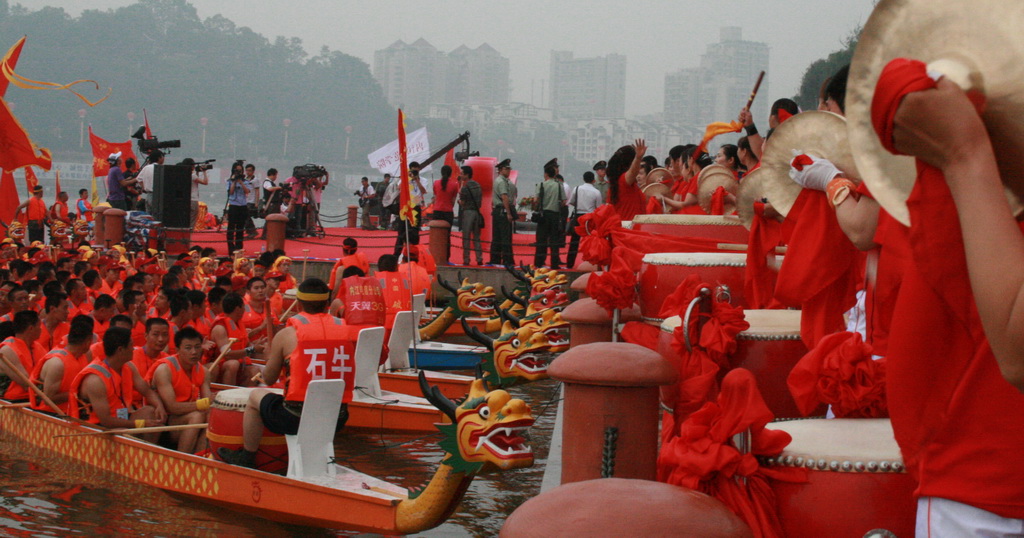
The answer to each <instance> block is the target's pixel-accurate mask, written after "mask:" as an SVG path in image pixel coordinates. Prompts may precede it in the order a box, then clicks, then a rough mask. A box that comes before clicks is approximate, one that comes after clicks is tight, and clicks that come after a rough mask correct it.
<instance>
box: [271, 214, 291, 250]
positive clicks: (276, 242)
mask: <svg viewBox="0 0 1024 538" xmlns="http://www.w3.org/2000/svg"><path fill="white" fill-rule="evenodd" d="M266 221H267V223H266V225H265V226H266V231H267V233H266V242H267V252H273V251H275V250H284V240H285V237H286V232H287V230H288V215H284V214H282V213H273V214H271V215H267V219H266Z"/></svg>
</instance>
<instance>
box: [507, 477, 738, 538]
mask: <svg viewBox="0 0 1024 538" xmlns="http://www.w3.org/2000/svg"><path fill="white" fill-rule="evenodd" d="M499 536H501V537H502V538H534V537H536V538H548V537H549V536H677V537H680V538H683V537H689V536H699V537H701V538H747V537H750V536H753V534H752V533H751V531H750V527H748V526H747V524H746V523H744V522H743V520H741V519H740V518H739V517H738V516H737V515H736V514H733V513H732V512H731V511H730V510H729V509H728V508H727V507H726V506H725V505H724V504H722V502H721V501H719V500H718V499H715V498H714V497H710V496H708V495H705V494H703V493H700V492H697V491H693V490H692V489H686V488H682V487H679V486H671V485H669V484H663V483H661V482H650V481H647V480H627V479H622V478H608V479H604V480H588V481H586V482H576V483H574V484H566V485H564V486H559V487H557V488H554V489H552V490H550V491H546V492H544V493H541V494H540V495H538V496H536V497H534V498H532V499H530V500H528V501H526V502H525V503H523V504H522V505H521V506H520V507H519V508H517V509H516V511H515V512H512V515H510V516H509V517H508V519H506V520H505V524H504V525H503V526H502V527H501V534H500V535H499Z"/></svg>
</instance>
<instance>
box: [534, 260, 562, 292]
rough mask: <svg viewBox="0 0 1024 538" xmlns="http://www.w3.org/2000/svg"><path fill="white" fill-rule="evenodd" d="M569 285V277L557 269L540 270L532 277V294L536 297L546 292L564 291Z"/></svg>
mask: <svg viewBox="0 0 1024 538" xmlns="http://www.w3.org/2000/svg"><path fill="white" fill-rule="evenodd" d="M568 285H569V277H567V276H565V275H564V274H562V273H560V272H558V271H557V270H555V269H547V268H544V267H542V268H540V269H537V270H536V271H534V272H533V276H531V277H530V294H531V295H536V294H538V293H541V292H543V291H545V290H555V291H564V290H565V289H566V287H568Z"/></svg>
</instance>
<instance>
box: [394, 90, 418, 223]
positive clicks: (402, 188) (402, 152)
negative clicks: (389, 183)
mask: <svg viewBox="0 0 1024 538" xmlns="http://www.w3.org/2000/svg"><path fill="white" fill-rule="evenodd" d="M398 162H399V169H398V173H399V174H401V178H402V182H401V183H400V184H399V193H400V198H399V208H400V209H399V210H398V216H399V217H400V218H401V219H402V220H408V221H410V223H411V224H412V225H413V226H415V225H416V214H415V213H414V212H413V209H414V208H415V207H416V203H415V202H414V201H413V195H412V189H413V186H412V182H410V181H409V148H408V147H407V146H406V144H405V114H403V113H402V109H398Z"/></svg>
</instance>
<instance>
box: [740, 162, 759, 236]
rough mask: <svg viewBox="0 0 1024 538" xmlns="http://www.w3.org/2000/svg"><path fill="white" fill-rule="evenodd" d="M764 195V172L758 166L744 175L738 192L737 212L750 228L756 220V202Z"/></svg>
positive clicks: (744, 224) (744, 223)
mask: <svg viewBox="0 0 1024 538" xmlns="http://www.w3.org/2000/svg"><path fill="white" fill-rule="evenodd" d="M764 197H765V196H764V173H763V172H762V171H761V168H756V169H755V170H754V171H753V172H748V173H747V175H745V176H743V179H741V180H740V191H739V192H738V193H736V214H737V215H739V217H740V220H741V221H743V226H745V227H746V228H747V229H748V230H749V229H750V225H751V223H753V222H754V202H760V201H761V199H762V198H764Z"/></svg>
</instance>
